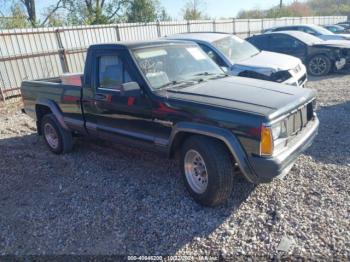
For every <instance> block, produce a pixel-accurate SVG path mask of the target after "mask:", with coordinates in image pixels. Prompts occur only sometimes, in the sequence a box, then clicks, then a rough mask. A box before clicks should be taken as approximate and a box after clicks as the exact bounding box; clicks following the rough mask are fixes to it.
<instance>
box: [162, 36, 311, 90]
mask: <svg viewBox="0 0 350 262" xmlns="http://www.w3.org/2000/svg"><path fill="white" fill-rule="evenodd" d="M168 38H170V39H180V40H189V41H194V42H196V43H197V44H198V45H199V46H200V47H201V48H202V49H203V50H204V52H206V53H207V55H208V56H209V57H210V58H211V59H213V60H214V61H215V62H216V64H218V65H219V66H220V67H222V68H225V71H226V72H227V73H229V74H231V75H236V76H242V77H250V78H257V79H262V80H268V81H274V82H278V83H284V84H289V85H294V86H298V87H304V86H305V83H306V81H307V75H306V68H305V66H304V65H303V63H302V62H301V61H300V59H296V58H295V57H292V56H287V55H282V54H278V53H272V52H266V51H260V50H259V49H257V48H256V47H254V46H253V45H251V44H250V43H249V42H247V41H245V40H242V39H241V38H239V37H236V36H234V35H230V34H225V33H185V34H177V35H172V36H169V37H168Z"/></svg>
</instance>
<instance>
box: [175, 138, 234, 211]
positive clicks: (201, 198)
mask: <svg viewBox="0 0 350 262" xmlns="http://www.w3.org/2000/svg"><path fill="white" fill-rule="evenodd" d="M181 166H182V172H183V178H184V182H185V185H186V188H187V189H188V191H189V193H190V194H191V196H192V197H193V198H194V199H195V200H196V201H197V202H198V203H199V204H201V205H205V206H217V205H219V204H221V203H223V202H224V201H225V200H226V199H227V198H228V197H229V196H230V194H231V192H232V188H233V176H234V163H233V161H232V158H231V155H230V153H229V152H228V150H227V148H226V147H225V145H224V144H223V143H221V142H220V141H216V140H215V139H211V138H208V137H203V136H193V137H190V138H189V139H187V140H186V142H185V144H184V145H183V147H182V151H181Z"/></svg>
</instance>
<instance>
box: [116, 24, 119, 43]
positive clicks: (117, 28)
mask: <svg viewBox="0 0 350 262" xmlns="http://www.w3.org/2000/svg"><path fill="white" fill-rule="evenodd" d="M115 32H116V33H117V41H120V32H119V26H118V24H116V25H115Z"/></svg>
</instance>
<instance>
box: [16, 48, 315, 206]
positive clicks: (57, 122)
mask: <svg viewBox="0 0 350 262" xmlns="http://www.w3.org/2000/svg"><path fill="white" fill-rule="evenodd" d="M82 83H83V85H82V86H73V85H66V84H62V81H61V80H60V78H54V79H42V80H38V81H23V83H22V87H21V90H22V95H23V101H24V105H25V112H26V113H28V114H29V115H30V116H32V117H33V118H34V119H36V122H37V126H38V132H39V134H42V135H43V137H44V139H45V141H46V143H47V145H48V146H49V148H50V149H51V151H53V152H54V153H57V154H58V153H66V152H69V151H70V150H71V149H72V145H73V140H72V139H73V138H72V137H73V135H74V134H80V135H88V136H91V137H97V138H101V139H105V140H110V141H117V142H122V143H126V144H127V145H134V146H137V147H139V148H140V147H142V148H148V149H151V150H154V151H156V152H159V153H160V154H162V155H168V156H170V157H172V156H179V159H180V165H181V168H182V173H183V178H184V181H185V185H186V187H187V188H188V190H189V192H190V194H191V195H192V196H193V197H194V199H195V200H196V201H198V202H199V203H201V204H203V205H208V206H215V205H218V204H220V203H222V202H223V201H225V200H226V199H227V198H228V197H229V195H230V193H231V191H232V188H233V186H234V185H233V176H234V175H236V173H237V172H238V171H240V172H241V174H242V175H243V176H244V177H245V178H247V179H248V180H249V181H250V182H253V183H263V182H269V181H271V180H272V179H273V178H274V177H276V176H284V175H285V174H287V173H288V172H289V170H290V169H291V167H292V166H293V164H294V162H295V161H296V159H297V157H298V156H299V155H300V154H301V152H302V151H303V150H304V149H305V148H307V147H308V146H309V145H310V144H311V143H312V141H313V139H314V137H315V136H316V134H317V129H318V119H317V117H316V114H315V113H314V103H315V91H313V90H311V89H304V88H296V87H292V86H287V85H285V86H284V87H281V85H280V84H277V83H272V82H267V81H261V80H255V79H248V78H243V77H229V76H227V75H226V74H224V73H223V71H222V70H221V69H220V67H218V66H217V65H216V64H215V63H214V62H213V61H212V60H211V59H210V58H209V57H208V56H207V55H206V54H205V53H204V52H203V51H202V50H201V49H200V48H199V46H198V45H196V44H195V43H190V42H181V41H154V42H142V43H128V44H122V43H118V44H105V45H104V44H101V45H94V46H91V47H90V48H89V50H88V53H87V57H86V65H85V72H84V76H83V81H82ZM281 88H283V91H281Z"/></svg>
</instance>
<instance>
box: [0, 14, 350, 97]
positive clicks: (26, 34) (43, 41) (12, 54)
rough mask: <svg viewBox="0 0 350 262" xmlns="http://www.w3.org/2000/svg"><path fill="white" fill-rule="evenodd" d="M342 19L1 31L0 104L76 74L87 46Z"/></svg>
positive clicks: (240, 33) (248, 31)
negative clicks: (31, 82) (24, 86)
mask: <svg viewBox="0 0 350 262" xmlns="http://www.w3.org/2000/svg"><path fill="white" fill-rule="evenodd" d="M346 20H347V17H346V16H327V17H288V18H276V19H230V20H200V21H170V22H153V23H121V24H110V25H98V26H74V27H59V28H32V29H13V30H1V31H0V103H1V102H6V101H11V99H13V98H16V97H17V98H18V97H20V89H19V87H20V85H21V82H22V80H24V79H40V78H49V77H54V76H58V75H61V74H64V73H68V72H70V73H73V72H82V71H83V69H84V62H85V54H86V50H87V47H88V46H89V45H91V44H97V43H113V42H118V41H135V40H150V39H156V38H158V37H162V36H166V35H172V34H177V33H184V32H199V31H201V32H225V33H233V34H235V35H238V36H240V37H242V38H245V37H247V36H250V35H253V34H258V33H261V32H262V30H264V29H267V28H270V27H273V26H278V25H293V24H318V25H326V24H335V23H338V22H342V21H346Z"/></svg>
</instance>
